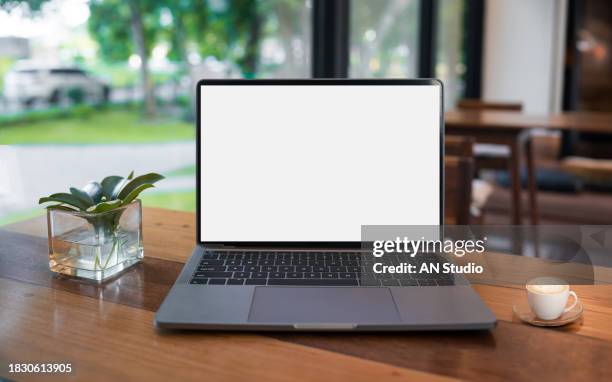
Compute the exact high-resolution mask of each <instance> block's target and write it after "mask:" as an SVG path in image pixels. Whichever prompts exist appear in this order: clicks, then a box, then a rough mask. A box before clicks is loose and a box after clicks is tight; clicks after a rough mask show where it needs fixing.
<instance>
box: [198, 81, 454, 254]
mask: <svg viewBox="0 0 612 382" xmlns="http://www.w3.org/2000/svg"><path fill="white" fill-rule="evenodd" d="M219 85H223V86H232V85H239V86H245V85H274V86H285V85H410V86H439V87H440V151H439V152H440V159H439V162H440V171H439V173H440V181H439V184H440V190H439V195H440V204H439V211H440V216H439V222H438V224H439V225H441V224H443V221H444V87H443V85H442V82H441V81H440V80H438V79H378V78H377V79H261V80H244V79H215V80H207V79H202V80H200V81H198V83H197V84H196V95H197V96H196V99H197V105H196V109H197V115H196V118H197V121H196V229H197V234H196V241H197V243H198V244H204V245H223V246H229V247H251V248H252V247H276V248H283V247H285V248H294V247H307V248H352V249H355V248H360V246H361V243H360V242H358V241H335V242H328V241H325V242H321V241H317V242H286V241H282V242H279V241H276V242H269V241H267V242H264V241H261V242H246V241H244V242H241V241H231V242H219V241H214V242H213V241H202V238H201V237H200V236H201V234H202V229H201V205H200V199H201V190H200V184H201V179H200V174H201V172H200V170H201V169H200V163H201V128H202V126H201V124H200V121H201V112H202V110H201V109H202V108H201V107H200V106H201V105H202V94H201V93H202V92H201V90H202V86H219Z"/></svg>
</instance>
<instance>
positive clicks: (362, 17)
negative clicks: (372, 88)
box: [349, 0, 419, 77]
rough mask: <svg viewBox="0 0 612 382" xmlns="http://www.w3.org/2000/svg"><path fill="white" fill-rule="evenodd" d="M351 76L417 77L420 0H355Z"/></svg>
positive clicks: (353, 2) (351, 22) (352, 23)
mask: <svg viewBox="0 0 612 382" xmlns="http://www.w3.org/2000/svg"><path fill="white" fill-rule="evenodd" d="M350 12H351V14H350V30H351V32H350V40H351V41H350V58H349V61H350V64H349V65H350V67H349V76H350V77H417V73H418V68H417V58H418V56H417V52H418V30H419V20H418V18H419V1H418V0H378V1H370V0H352V2H351V7H350Z"/></svg>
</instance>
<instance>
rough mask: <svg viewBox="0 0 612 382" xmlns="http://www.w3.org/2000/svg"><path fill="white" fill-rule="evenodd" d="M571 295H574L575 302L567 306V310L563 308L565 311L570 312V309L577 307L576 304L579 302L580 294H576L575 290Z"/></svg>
mask: <svg viewBox="0 0 612 382" xmlns="http://www.w3.org/2000/svg"><path fill="white" fill-rule="evenodd" d="M570 295H571V296H572V297H574V303H573V304H572V305H570V306H569V307H567V308H565V310H563V313H567V312H569V311H570V310H572V309H574V308H575V307H576V304H578V296H576V293H574V291H573V290H571V291H570Z"/></svg>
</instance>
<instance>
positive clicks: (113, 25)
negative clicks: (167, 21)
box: [88, 0, 159, 117]
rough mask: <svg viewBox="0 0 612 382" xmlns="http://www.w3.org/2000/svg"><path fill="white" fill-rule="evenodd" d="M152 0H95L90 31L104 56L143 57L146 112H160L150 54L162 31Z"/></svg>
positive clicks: (91, 7)
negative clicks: (150, 65) (156, 101)
mask: <svg viewBox="0 0 612 382" xmlns="http://www.w3.org/2000/svg"><path fill="white" fill-rule="evenodd" d="M156 6H157V4H156V2H155V1H151V0H126V1H122V0H92V1H91V2H90V3H89V9H90V12H91V15H90V16H89V21H88V28H89V33H90V34H91V35H92V37H93V38H94V39H95V40H96V42H97V43H98V45H99V46H100V53H101V55H102V57H103V58H104V59H106V60H109V61H117V60H122V61H124V60H127V59H128V58H129V57H130V56H131V55H132V54H136V55H137V56H138V57H139V61H140V62H139V71H140V84H141V87H142V91H143V96H144V107H145V115H147V116H149V117H151V116H153V115H155V113H156V106H155V94H154V90H153V84H152V81H151V75H150V71H149V56H150V54H151V50H152V48H153V45H154V42H155V40H156V37H157V35H158V33H159V27H158V25H159V23H158V20H157V17H156V14H155V10H156Z"/></svg>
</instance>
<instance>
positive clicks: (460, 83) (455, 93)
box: [435, 0, 466, 109]
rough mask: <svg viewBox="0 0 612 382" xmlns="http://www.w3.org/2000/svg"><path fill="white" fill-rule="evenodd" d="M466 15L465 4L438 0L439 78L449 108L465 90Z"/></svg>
mask: <svg viewBox="0 0 612 382" xmlns="http://www.w3.org/2000/svg"><path fill="white" fill-rule="evenodd" d="M464 14H465V4H464V1H461V0H438V14H437V20H436V28H437V31H436V45H435V49H436V55H435V57H436V63H435V76H436V77H437V78H439V79H440V80H442V82H443V83H444V106H445V108H446V109H452V108H453V107H454V106H455V104H456V103H457V101H458V100H459V99H460V98H462V97H463V94H464V89H465V71H466V66H465V50H464V44H463V41H464Z"/></svg>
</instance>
